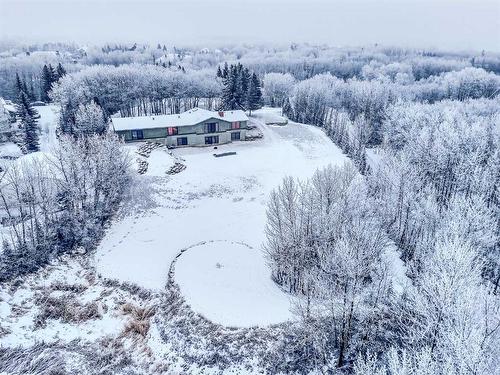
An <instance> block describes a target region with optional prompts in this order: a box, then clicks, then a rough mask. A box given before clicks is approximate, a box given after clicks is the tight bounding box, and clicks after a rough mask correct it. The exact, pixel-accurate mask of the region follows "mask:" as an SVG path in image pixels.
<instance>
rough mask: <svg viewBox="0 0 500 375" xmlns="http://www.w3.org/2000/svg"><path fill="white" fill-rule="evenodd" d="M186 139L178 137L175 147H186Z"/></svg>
mask: <svg viewBox="0 0 500 375" xmlns="http://www.w3.org/2000/svg"><path fill="white" fill-rule="evenodd" d="M187 144H188V139H187V137H179V138H177V146H187Z"/></svg>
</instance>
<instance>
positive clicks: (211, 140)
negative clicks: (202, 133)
mask: <svg viewBox="0 0 500 375" xmlns="http://www.w3.org/2000/svg"><path fill="white" fill-rule="evenodd" d="M218 143H219V136H218V135H209V136H207V137H205V144H206V145H216V144H218Z"/></svg>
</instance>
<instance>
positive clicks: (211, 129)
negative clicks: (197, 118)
mask: <svg viewBox="0 0 500 375" xmlns="http://www.w3.org/2000/svg"><path fill="white" fill-rule="evenodd" d="M206 127H207V133H215V132H216V131H217V123H216V122H209V123H207V124H206Z"/></svg>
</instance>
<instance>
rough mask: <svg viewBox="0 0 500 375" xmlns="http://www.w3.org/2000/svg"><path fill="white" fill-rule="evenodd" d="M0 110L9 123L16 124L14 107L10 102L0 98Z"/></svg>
mask: <svg viewBox="0 0 500 375" xmlns="http://www.w3.org/2000/svg"><path fill="white" fill-rule="evenodd" d="M0 107H1V108H0V110H1V111H2V113H3V114H4V115H6V116H7V117H8V118H9V121H10V122H16V112H17V111H16V106H15V105H14V103H12V102H11V101H10V100H6V99H3V98H0Z"/></svg>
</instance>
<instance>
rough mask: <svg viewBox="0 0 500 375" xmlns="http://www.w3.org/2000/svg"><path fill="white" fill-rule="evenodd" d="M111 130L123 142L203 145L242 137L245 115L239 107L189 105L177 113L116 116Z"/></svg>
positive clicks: (245, 122)
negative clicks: (219, 108) (216, 108)
mask: <svg viewBox="0 0 500 375" xmlns="http://www.w3.org/2000/svg"><path fill="white" fill-rule="evenodd" d="M111 124H112V127H113V130H114V131H115V132H116V133H117V134H118V135H120V136H121V137H122V138H123V139H124V140H125V142H134V141H145V140H149V141H157V142H161V143H164V144H165V145H167V146H168V147H184V146H204V145H217V144H223V143H229V142H233V141H240V140H245V138H246V132H247V129H248V117H247V115H246V114H245V112H243V111H241V110H234V111H224V112H214V111H208V110H206V109H202V108H193V109H191V110H189V111H186V112H184V113H180V114H178V115H160V116H139V117H117V118H112V119H111Z"/></svg>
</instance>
